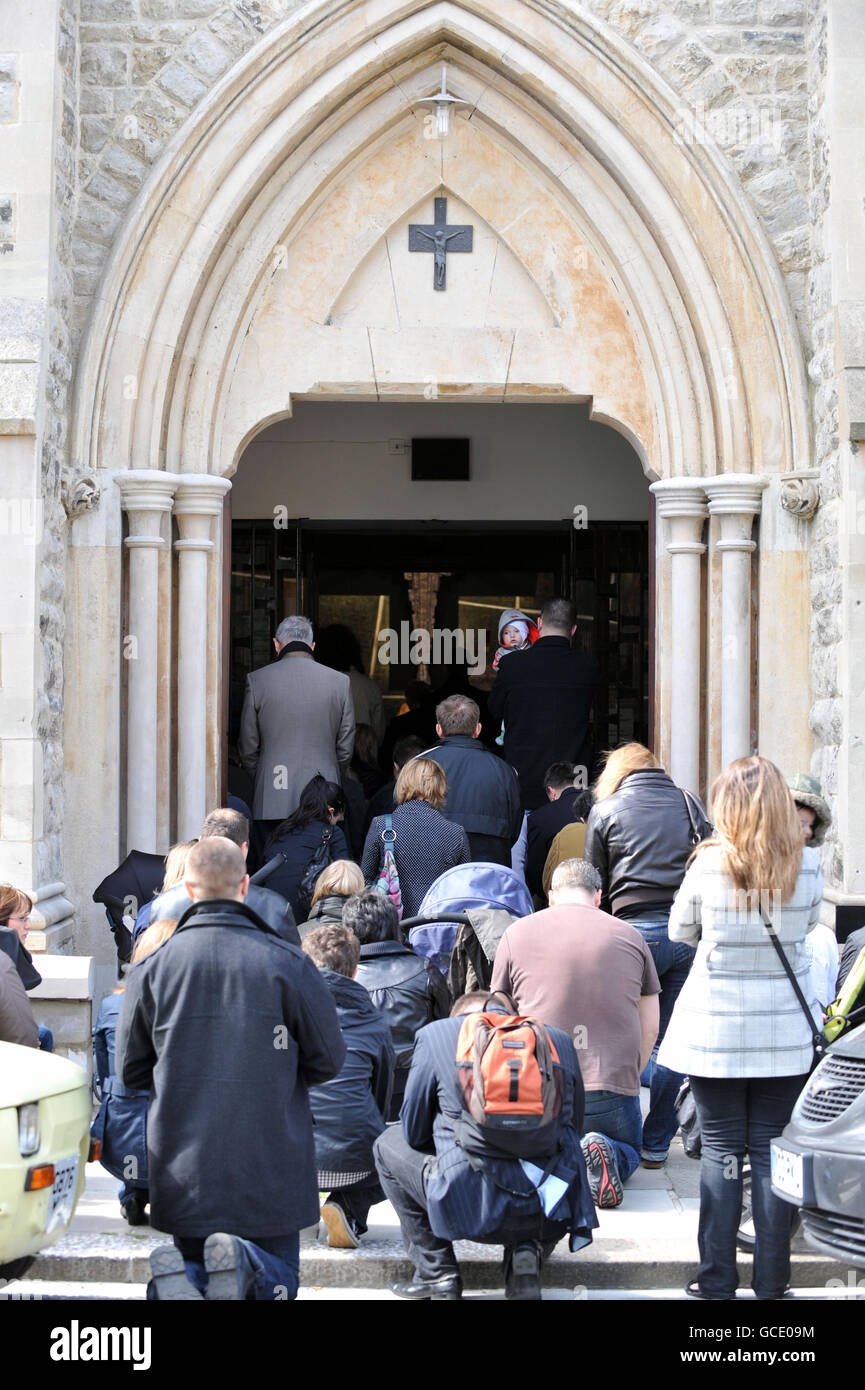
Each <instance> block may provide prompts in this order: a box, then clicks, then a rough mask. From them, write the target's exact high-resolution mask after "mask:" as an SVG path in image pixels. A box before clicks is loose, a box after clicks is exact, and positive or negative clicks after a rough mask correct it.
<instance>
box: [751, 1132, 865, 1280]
mask: <svg viewBox="0 0 865 1390" xmlns="http://www.w3.org/2000/svg"><path fill="white" fill-rule="evenodd" d="M772 1150H773V1157H772V1191H773V1192H774V1193H775V1195H776V1196H778V1197H781V1198H783V1200H784V1201H785V1202H791V1203H793V1205H795V1206H797V1207H799V1208H800V1209H801V1211H802V1228H803V1231H804V1234H805V1238H806V1240H807V1241H808V1244H809V1245H811V1246H812V1247H813V1248H814V1249H816V1250H819V1251H821V1252H822V1253H824V1254H830V1255H834V1256H836V1257H837V1258H838V1259H841V1260H846V1261H848V1262H849V1263H852V1264H855V1265H857V1266H859V1267H861V1268H865V1154H849V1153H834V1152H831V1151H827V1150H825V1149H817V1148H812V1147H811V1146H810V1145H809V1144H808V1143H807V1142H806V1141H802V1140H801V1139H800V1138H797V1139H796V1140H793V1139H788V1138H787V1136H786V1134H785V1135H782V1136H781V1138H780V1139H776V1140H774V1141H773V1143H772ZM776 1151H777V1152H776Z"/></svg>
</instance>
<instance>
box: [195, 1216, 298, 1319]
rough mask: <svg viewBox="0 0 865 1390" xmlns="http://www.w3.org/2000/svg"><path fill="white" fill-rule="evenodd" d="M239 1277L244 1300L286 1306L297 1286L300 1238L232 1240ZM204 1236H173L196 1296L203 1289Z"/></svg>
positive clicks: (240, 1238)
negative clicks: (244, 1281) (243, 1280)
mask: <svg viewBox="0 0 865 1390" xmlns="http://www.w3.org/2000/svg"><path fill="white" fill-rule="evenodd" d="M235 1239H236V1241H237V1246H238V1257H239V1261H240V1268H241V1271H242V1274H244V1275H246V1277H247V1280H248V1283H247V1292H246V1297H247V1298H248V1299H256V1300H257V1301H258V1302H260V1303H273V1302H275V1301H277V1302H279V1301H285V1302H289V1301H290V1300H291V1299H294V1298H297V1288H298V1284H299V1283H300V1234H299V1232H297V1231H294V1232H293V1233H292V1234H291V1235H287V1236H259V1237H258V1238H257V1239H256V1240H255V1241H251V1240H244V1239H243V1238H242V1237H240V1236H236V1237H235ZM204 1240H205V1237H204V1236H175V1237H174V1244H175V1245H176V1246H177V1248H178V1250H179V1251H180V1253H181V1255H182V1256H183V1263H184V1265H185V1266H186V1277H187V1279H188V1280H189V1282H190V1283H191V1284H194V1285H195V1287H196V1288H197V1289H198V1291H199V1293H204V1291H205V1289H206V1288H207V1270H206V1269H205V1267H204Z"/></svg>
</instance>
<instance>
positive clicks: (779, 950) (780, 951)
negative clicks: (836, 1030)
mask: <svg viewBox="0 0 865 1390" xmlns="http://www.w3.org/2000/svg"><path fill="white" fill-rule="evenodd" d="M760 916H761V917H762V918H763V926H764V927H765V928H766V930H767V932H768V933H769V940H770V941H771V942H772V945H773V946H774V947H775V954H776V955H777V957H778V959H779V961H780V962H781V964H782V965H783V967H784V973H785V974H786V976H787V979H788V980H789V981H790V984H791V985H792V986H793V990H794V993H795V995H796V998H797V999H798V1000H799V1003H800V1005H801V1007H802V1012H803V1014H804V1015H805V1017H806V1018H807V1020H808V1027H809V1028H810V1030H811V1040H812V1042H813V1044H814V1057H813V1060H812V1062H811V1065H810V1067H809V1068H808V1070H809V1072H812V1071H813V1070H814V1068H815V1067H816V1066H817V1063H818V1062H822V1060H823V1058H824V1057H825V1056H826V1053H827V1052H828V1050H829V1043H828V1042H827V1040H826V1036H825V1034H824V1033H822V1032H821V1031H820V1029H819V1028H818V1027H817V1025H816V1023H815V1022H814V1015H813V1014H812V1013H811V1010H810V1009H809V1008H808V1001H807V999H806V998H805V996H804V994H803V993H802V990H801V987H800V985H799V981H798V980H797V979H796V972H795V971H794V969H793V967H792V965H791V964H790V962H789V961H788V959H787V955H786V952H785V950H784V947H783V946H782V945H781V942H780V941H779V940H778V934H777V932H776V931H775V928H774V927H773V926H772V923H771V921H770V920H769V917H768V914H767V913H766V911H765V910H764V908H763V906H762V904H761V906H760Z"/></svg>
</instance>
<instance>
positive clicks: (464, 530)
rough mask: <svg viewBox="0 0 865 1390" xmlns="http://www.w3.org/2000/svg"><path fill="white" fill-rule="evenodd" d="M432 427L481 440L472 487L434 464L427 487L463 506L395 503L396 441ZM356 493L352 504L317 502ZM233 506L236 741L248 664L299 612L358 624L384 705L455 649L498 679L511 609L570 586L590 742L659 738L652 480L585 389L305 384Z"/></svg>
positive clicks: (447, 667) (319, 620) (435, 670)
mask: <svg viewBox="0 0 865 1390" xmlns="http://www.w3.org/2000/svg"><path fill="white" fill-rule="evenodd" d="M433 431H435V436H438V437H439V438H440V439H441V440H442V441H451V440H453V439H456V438H459V439H467V440H469V441H470V446H471V447H470V458H471V470H472V472H473V474H474V475H475V476H474V477H473V478H472V479H471V481H473V482H474V483H475V488H474V491H472V489H471V481H464V482H462V483H457V482H454V481H442V482H439V483H438V484H437V485H435V486H436V490H435V492H434V493H432V498H433V505H434V507H435V510H436V511H437V512H438V513H447V512H451V513H452V515H444V516H442V515H438V516H436V517H430V518H423V517H418V516H414V517H412V516H405V515H402V516H401V515H399V513H400V512H405V510H406V509H407V507H408V506H410V505H411V501H412V499H413V495H414V498H415V499H416V497H417V493H416V492H415V493H414V494H413V492H412V484H411V481H410V479H411V455H410V454H409V455H408V456H406V454H405V453H397V452H395V451H394V452H391V453H388V452H387V451H388V448H390V449H392V450H395V448H396V447H402V445H403V443H404V442H405V443H406V444H408V447H409V449H410V448H411V444H410V440H411V439H412V437H414V438H418V437H422V438H428V437H430V435H431V434H432V432H433ZM527 460H529V461H531V467H527ZM377 468H383V469H384V470H386V472H387V474H388V475H389V482H387V483H385V482H384V480H383V476H382V475H381V474H379V473H378V472H377V471H376V469H377ZM478 473H479V474H480V475H481V477H480V479H478V477H477V476H476V475H477V474H478ZM485 473H486V474H487V476H488V477H489V478H490V479H492V480H493V481H492V482H491V484H490V487H491V490H492V492H493V493H494V494H495V498H496V503H497V506H498V509H499V510H502V509H503V508H507V509H509V510H510V513H511V514H510V515H508V514H507V512H506V514H505V515H499V516H489V515H487V516H484V515H483V514H481V515H478V512H481V513H483V512H484V511H487V512H490V511H494V510H495V509H496V507H494V506H490V505H484V504H485V503H486V504H488V503H489V502H490V495H489V489H488V488H487V487H486V485H485V484H484V481H483V479H484V474H485ZM359 479H360V480H359ZM407 479H408V480H409V481H407ZM287 483H288V484H289V485H288V486H287V485H286V484H287ZM431 486H434V485H433V484H431V483H430V482H429V481H428V480H425V481H422V482H420V483H419V484H415V487H420V488H422V489H427V490H428V489H430V487H431ZM460 488H462V489H463V491H462V493H460V491H459V489H460ZM485 493H486V496H485V495H484V494H485ZM280 498H285V499H286V500H285V501H280V500H279V499H280ZM579 498H585V499H586V500H585V501H584V502H580V501H577V500H575V499H579ZM304 504H306V505H304ZM346 504H348V505H349V506H351V509H352V510H353V511H354V513H355V514H354V515H353V516H351V517H346V516H345V515H342V516H340V515H338V514H337V515H330V516H327V515H325V516H322V515H315V511H319V512H320V511H321V510H325V509H329V510H330V511H331V512H335V511H336V510H337V508H338V507H340V506H343V507H345V506H346ZM528 507H531V508H532V509H533V512H534V515H531V514H529V515H528V516H526V515H525V512H524V514H523V515H522V516H520V511H521V510H524V509H526V508H528ZM232 508H233V519H232V526H231V552H230V594H231V602H230V627H229V634H228V700H227V706H228V708H227V711H226V718H227V734H228V747H229V754H230V756H233V754H234V749H235V745H236V738H237V731H238V725H239V719H240V712H241V708H242V703H243V694H244V688H245V682H246V675H247V673H248V672H249V671H250V670H252V669H255V668H256V667H258V666H261V665H264V664H266V663H267V662H268V661H269V660H271V658H272V655H273V649H272V638H273V635H274V633H275V631H276V628H277V626H278V625H279V623H280V622H281V621H282V619H283V617H285V616H287V615H288V614H289V613H294V612H303V613H305V614H306V615H307V616H308V617H310V618H311V619H312V621H313V622H314V623H315V625H316V629H317V630H321V629H322V628H324V627H327V626H328V625H329V624H333V623H341V624H345V625H347V626H348V627H350V628H351V629H352V631H353V632H354V634H355V635H356V637H357V639H358V642H359V645H360V655H361V660H362V663H363V669H364V671H365V673H366V674H368V675H371V676H372V677H373V678H374V679H375V680H376V681H377V682H378V683H379V685H380V686H381V689H382V695H383V700H384V705H385V710H386V713H387V715H388V716H389V717H390V716H393V715H395V714H397V713H398V712H399V711H400V708H401V707H402V706H403V701H404V698H405V692H406V686H407V685H408V684H409V683H410V682H411V681H413V680H418V679H421V680H424V681H427V682H428V683H429V684H430V685H431V686H432V688H433V689H436V688H437V687H439V686H440V685H441V684H442V683H443V682H445V681H446V680H449V679H454V678H456V674H457V673H456V672H455V668H456V667H464V668H465V670H464V672H463V673H462V674H463V676H467V677H468V680H469V682H470V684H472V685H473V686H475V688H477V689H480V690H481V691H482V692H483V691H484V690H485V689H488V688H489V685H490V684H491V681H492V670H491V663H492V659H493V656H494V654H495V650H496V646H497V644H498V641H497V638H498V620H499V616H500V614H501V612H502V611H503V609H505V608H510V607H514V608H520V609H522V611H523V612H525V613H527V614H528V615H529V616H532V617H536V616H537V614H538V613H539V611H540V608H541V606H542V604H543V602H544V600H545V599H546V598H547V597H550V596H552V595H554V594H565V595H567V596H568V597H570V598H572V599H573V601H574V603H575V605H576V610H577V635H576V637H575V642H576V643H577V644H578V645H579V646H581V647H582V648H583V649H584V650H586V651H591V652H592V653H593V654H594V655H595V657H596V658H597V660H598V663H599V666H600V670H601V679H600V682H599V685H598V690H597V693H596V698H595V705H594V712H593V724H594V728H593V739H594V745H595V748H596V749H598V750H600V749H603V748H608V747H614V746H616V745H617V744H618V743H620V742H623V741H627V740H630V739H638V740H639V741H640V742H644V743H651V741H652V726H653V719H652V711H651V707H650V706H651V688H652V682H651V655H652V631H651V613H650V602H649V593H650V585H649V564H650V562H649V555H650V549H651V546H650V535H649V531H650V520H649V515H648V513H649V493H648V489H647V488H646V484H645V478H644V476H643V474H642V471H641V469H640V467H639V463H638V461H637V459H636V456H635V455H633V453H632V451H631V449H630V446H629V445H628V444H627V443H626V441H624V440H623V439H622V438H621V437H620V436H619V435H617V434H615V433H614V432H613V431H612V430H610V429H608V428H605V427H604V426H599V425H596V424H593V423H592V422H591V421H590V419H589V415H588V409H587V407H586V406H584V405H577V404H571V405H567V406H564V405H561V404H559V405H556V406H555V407H552V406H550V405H547V404H544V405H530V406H528V405H523V406H506V407H502V406H490V405H469V404H468V403H460V404H458V405H457V404H454V405H451V404H450V403H448V404H439V405H437V406H436V407H435V408H434V409H430V408H429V407H425V406H423V405H404V404H400V405H382V404H375V405H374V404H366V403H364V404H355V403H351V404H346V403H336V402H330V403H324V402H315V403H314V402H301V403H299V404H298V405H297V406H296V408H295V411H294V414H293V416H292V418H291V419H289V420H283V421H280V422H278V423H277V424H276V425H274V426H271V427H269V428H268V429H266V430H265V431H263V432H262V434H261V435H260V436H259V437H258V439H257V440H254V441H253V443H252V444H251V445H250V446H249V448H248V450H247V453H246V454H245V455H244V458H243V459H242V460H241V463H240V466H239V468H238V471H237V474H236V476H235V480H234V488H233V490H232ZM307 508H308V511H307ZM290 510H291V511H292V512H293V513H294V514H291V515H290V514H289V511H290ZM238 512H239V513H241V514H240V515H238ZM304 512H307V514H306V515H305V516H304V515H303V513H304ZM310 512H312V513H313V514H312V515H310V514H309V513H310ZM358 512H359V513H361V515H360V516H358V515H357V513H358ZM298 513H299V515H298ZM364 513H365V514H364ZM394 513H396V515H394ZM617 513H618V514H617ZM418 634H424V635H425V636H424V637H421V636H418ZM426 638H428V639H429V640H428V641H426V640H425V639H426Z"/></svg>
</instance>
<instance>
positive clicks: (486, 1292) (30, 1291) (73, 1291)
mask: <svg viewBox="0 0 865 1390" xmlns="http://www.w3.org/2000/svg"><path fill="white" fill-rule="evenodd" d="M145 1293H146V1285H144V1284H108V1283H98V1282H96V1281H95V1280H94V1281H91V1282H88V1283H78V1284H75V1283H70V1282H66V1281H64V1280H55V1281H51V1280H48V1279H16V1280H13V1281H12V1282H11V1283H10V1284H8V1285H7V1286H6V1288H4V1289H2V1290H0V1302H36V1301H52V1302H63V1301H67V1302H68V1301H75V1302H82V1301H83V1302H88V1301H89V1302H138V1301H144V1299H145ZM577 1293H579V1291H577ZM739 1297H740V1299H741V1300H742V1301H743V1302H744V1301H747V1300H749V1299H750V1300H751V1302H753V1301H754V1296H753V1294H752V1293H751V1291H750V1289H748V1290H744V1291H741V1292H740V1294H739ZM297 1298H298V1302H300V1303H334V1302H336V1303H340V1302H341V1303H369V1302H387V1303H400V1302H402V1301H403V1300H402V1299H399V1298H397V1297H396V1295H395V1294H392V1293H391V1292H390V1290H389V1289H378V1288H369V1287H364V1286H360V1285H357V1286H352V1285H346V1286H345V1287H339V1286H330V1287H328V1286H324V1285H319V1286H312V1285H310V1286H302V1287H301V1289H300V1292H299V1293H298V1296H297ZM839 1298H841V1299H850V1298H853V1299H863V1300H865V1289H859V1290H855V1289H835V1288H826V1287H825V1286H822V1285H821V1286H820V1287H818V1288H801V1289H797V1290H796V1291H795V1295H794V1298H793V1299H792V1300H790V1301H791V1302H796V1303H801V1302H813V1301H815V1300H819V1301H820V1302H825V1301H826V1300H837V1299H839ZM465 1300H468V1301H471V1302H474V1303H478V1302H482V1303H501V1302H503V1301H504V1293H503V1291H502V1289H501V1287H499V1288H495V1289H468V1290H467V1291H466V1293H465V1295H464V1301H465ZM543 1300H544V1302H559V1303H573V1302H574V1301H575V1290H574V1289H572V1288H545V1289H544V1291H543ZM579 1301H580V1302H588V1303H612V1302H621V1301H628V1302H632V1303H686V1302H689V1301H690V1300H689V1299H688V1296H687V1294H686V1293H685V1291H684V1289H683V1288H669V1289H626V1288H620V1289H588V1290H585V1292H584V1296H583V1295H580V1297H579Z"/></svg>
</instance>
